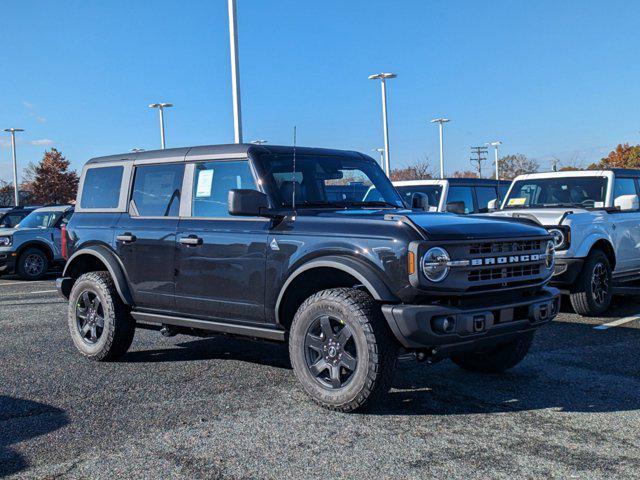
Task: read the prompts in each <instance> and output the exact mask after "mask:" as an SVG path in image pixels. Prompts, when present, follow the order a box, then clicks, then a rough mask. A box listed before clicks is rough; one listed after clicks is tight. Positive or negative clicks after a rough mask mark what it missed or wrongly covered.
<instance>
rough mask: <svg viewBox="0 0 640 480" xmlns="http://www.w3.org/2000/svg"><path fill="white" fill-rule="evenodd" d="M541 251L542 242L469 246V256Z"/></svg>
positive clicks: (487, 243)
mask: <svg viewBox="0 0 640 480" xmlns="http://www.w3.org/2000/svg"><path fill="white" fill-rule="evenodd" d="M541 249H542V240H539V239H538V240H516V241H513V242H483V243H472V244H471V245H469V253H470V254H471V255H482V254H488V253H516V252H517V253H522V252H538V251H540V250H541Z"/></svg>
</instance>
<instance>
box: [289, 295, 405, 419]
mask: <svg viewBox="0 0 640 480" xmlns="http://www.w3.org/2000/svg"><path fill="white" fill-rule="evenodd" d="M323 315H331V316H332V317H333V318H338V319H340V321H341V322H344V325H345V326H348V327H349V329H350V330H351V332H352V338H353V342H354V344H355V347H356V349H357V366H356V368H355V370H354V371H353V373H352V377H351V379H350V380H349V381H348V383H346V384H345V385H344V386H342V387H340V388H336V389H330V388H326V387H323V386H322V385H321V384H320V383H319V381H318V380H317V379H316V378H314V376H313V374H312V373H311V371H310V369H309V366H308V363H307V357H306V355H307V353H306V351H305V348H306V347H305V337H306V335H307V333H308V331H309V328H310V327H311V325H312V323H313V322H315V321H317V319H318V318H319V317H322V316H323ZM398 348H399V346H398V344H397V342H396V340H395V338H394V337H393V334H392V333H391V331H390V330H389V327H388V326H387V324H386V321H385V319H384V317H383V316H382V312H381V311H380V307H379V305H377V304H376V302H375V301H374V299H373V298H371V296H370V295H369V294H368V293H366V292H363V291H361V290H356V289H352V288H334V289H329V290H323V291H321V292H318V293H316V294H314V295H312V296H311V297H309V298H308V299H307V300H306V301H305V302H304V303H303V304H302V305H301V306H300V308H299V309H298V311H297V313H296V315H295V317H294V319H293V323H292V325H291V331H290V336H289V355H290V358H291V364H292V366H293V371H294V372H295V375H296V377H297V378H298V381H299V382H300V384H301V386H302V388H303V390H304V391H305V392H306V393H307V395H309V397H311V399H313V401H315V402H316V403H317V404H319V405H320V406H322V407H324V408H327V409H330V410H335V411H341V412H352V411H355V410H358V409H363V408H365V407H367V408H375V406H376V404H379V402H380V400H382V399H383V397H384V396H386V393H387V392H388V391H389V389H390V388H391V382H392V380H393V372H394V370H395V365H396V361H397V358H398Z"/></svg>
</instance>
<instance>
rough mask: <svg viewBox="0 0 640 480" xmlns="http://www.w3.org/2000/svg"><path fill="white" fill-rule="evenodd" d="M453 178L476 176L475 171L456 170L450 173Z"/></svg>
mask: <svg viewBox="0 0 640 480" xmlns="http://www.w3.org/2000/svg"><path fill="white" fill-rule="evenodd" d="M451 176H452V177H453V178H478V173H477V172H472V171H471V170H458V171H456V172H453V175H451Z"/></svg>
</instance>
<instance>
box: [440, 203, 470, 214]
mask: <svg viewBox="0 0 640 480" xmlns="http://www.w3.org/2000/svg"><path fill="white" fill-rule="evenodd" d="M445 210H446V211H447V212H451V213H457V214H460V215H464V214H465V213H467V212H465V209H464V202H447V206H446V207H445Z"/></svg>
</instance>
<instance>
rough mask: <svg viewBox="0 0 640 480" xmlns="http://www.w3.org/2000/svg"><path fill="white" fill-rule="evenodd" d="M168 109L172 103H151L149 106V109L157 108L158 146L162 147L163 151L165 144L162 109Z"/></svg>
mask: <svg viewBox="0 0 640 480" xmlns="http://www.w3.org/2000/svg"><path fill="white" fill-rule="evenodd" d="M169 107H173V103H152V104H151V105H149V108H157V109H158V112H159V113H160V145H161V146H162V149H163V150H164V148H165V143H164V109H165V108H169Z"/></svg>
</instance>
